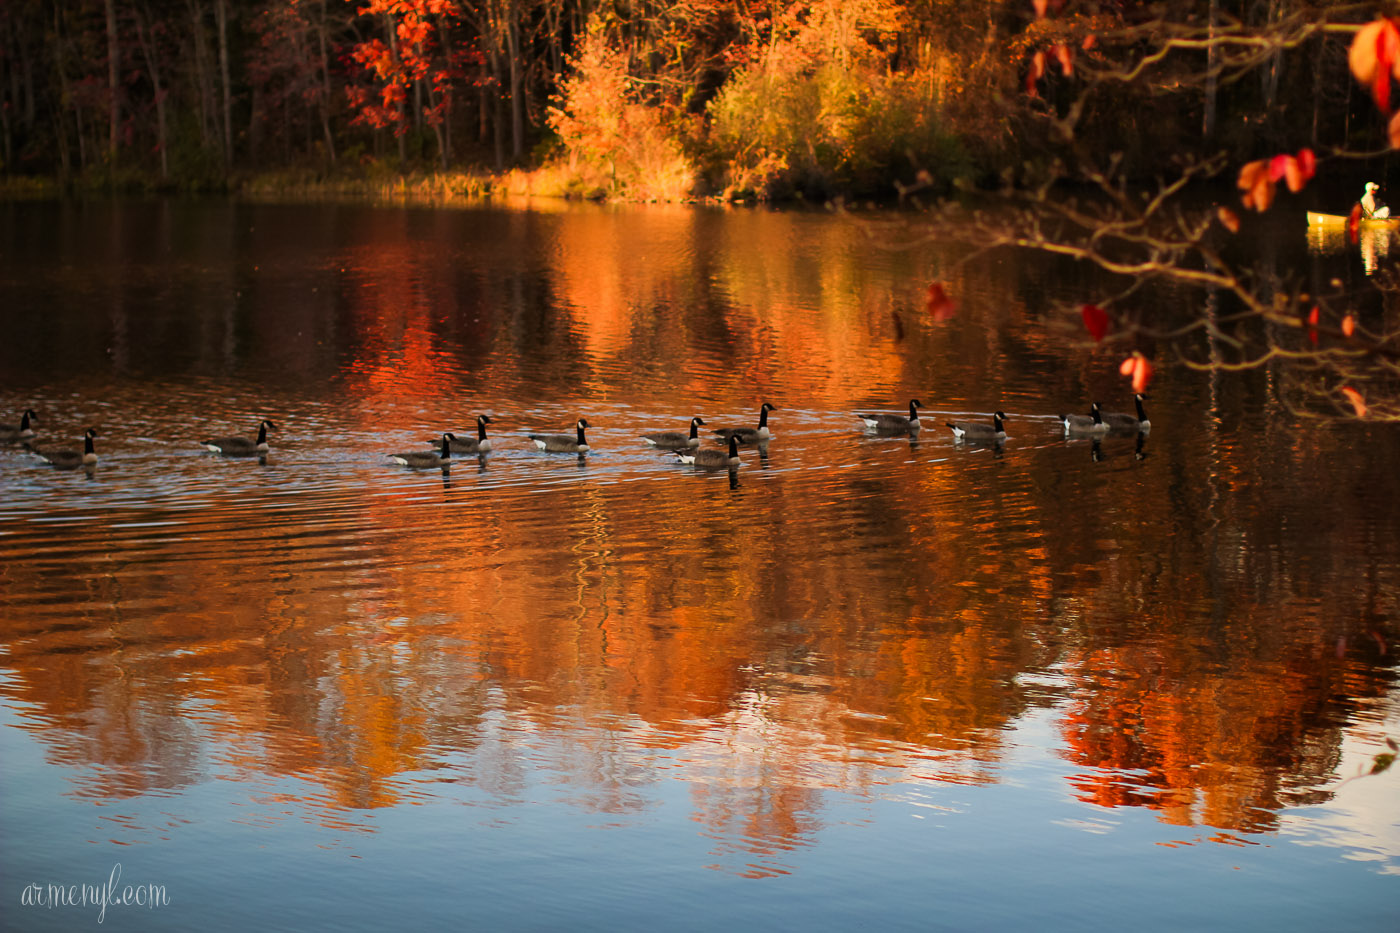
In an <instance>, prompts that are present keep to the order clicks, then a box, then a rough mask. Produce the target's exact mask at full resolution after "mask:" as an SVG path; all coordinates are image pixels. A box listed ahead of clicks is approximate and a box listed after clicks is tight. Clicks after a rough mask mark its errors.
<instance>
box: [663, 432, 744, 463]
mask: <svg viewBox="0 0 1400 933" xmlns="http://www.w3.org/2000/svg"><path fill="white" fill-rule="evenodd" d="M676 459H677V460H679V461H680V462H681V463H693V464H695V465H696V466H698V467H704V468H706V469H724V468H725V467H733V466H738V465H739V438H738V436H737V435H735V434H731V435H729V452H728V453H725V452H724V451H722V450H716V449H715V448H713V447H707V448H705V449H704V450H694V451H690V452H689V453H682V452H681V451H679V450H678V451H676Z"/></svg>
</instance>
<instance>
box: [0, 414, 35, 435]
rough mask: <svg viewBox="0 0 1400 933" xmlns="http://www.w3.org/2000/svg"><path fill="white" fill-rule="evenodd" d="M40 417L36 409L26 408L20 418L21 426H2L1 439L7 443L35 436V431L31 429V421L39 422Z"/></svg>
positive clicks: (0, 427) (0, 426)
mask: <svg viewBox="0 0 1400 933" xmlns="http://www.w3.org/2000/svg"><path fill="white" fill-rule="evenodd" d="M38 420H39V416H38V414H36V413H35V411H34V409H32V408H26V409H25V410H24V414H22V415H20V417H19V424H0V439H3V440H7V441H23V440H28V439H29V438H31V437H33V436H34V429H33V428H32V427H30V425H29V423H30V422H31V421H38Z"/></svg>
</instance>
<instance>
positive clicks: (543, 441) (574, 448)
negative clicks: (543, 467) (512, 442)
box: [526, 418, 588, 454]
mask: <svg viewBox="0 0 1400 933" xmlns="http://www.w3.org/2000/svg"><path fill="white" fill-rule="evenodd" d="M576 424H577V427H578V436H577V437H572V436H570V435H568V434H528V435H526V436H527V437H528V438H530V440H532V441H534V442H535V446H536V447H538V448H539V449H540V450H547V451H549V452H551V453H569V454H582V453H587V452H588V440H587V439H586V438H585V437H584V436H583V429H584V428H586V427H588V421H587V419H584V418H580V419H578V421H577V422H576Z"/></svg>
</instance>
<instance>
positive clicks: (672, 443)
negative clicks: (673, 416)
mask: <svg viewBox="0 0 1400 933" xmlns="http://www.w3.org/2000/svg"><path fill="white" fill-rule="evenodd" d="M704 423H705V419H703V418H701V417H700V416H699V415H696V416H695V417H694V418H691V419H690V433H689V434H686V433H685V432H684V431H658V432H657V433H655V434H643V435H642V440H644V441H646V442H647V443H648V444H650V445H651V446H653V447H664V448H666V449H667V450H680V449H682V448H685V447H699V446H700V425H702V424H704Z"/></svg>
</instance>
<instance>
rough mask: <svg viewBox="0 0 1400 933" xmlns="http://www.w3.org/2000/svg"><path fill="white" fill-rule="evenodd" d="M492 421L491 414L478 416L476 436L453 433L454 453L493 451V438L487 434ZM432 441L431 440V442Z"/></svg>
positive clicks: (452, 445)
mask: <svg viewBox="0 0 1400 933" xmlns="http://www.w3.org/2000/svg"><path fill="white" fill-rule="evenodd" d="M490 423H491V416H490V415H477V416H476V437H458V436H457V435H455V434H454V435H452V441H451V447H452V452H453V453H454V454H484V453H490V452H491V439H490V438H489V437H487V436H486V426H487V425H488V424H490ZM429 443H431V441H430V442H429Z"/></svg>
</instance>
